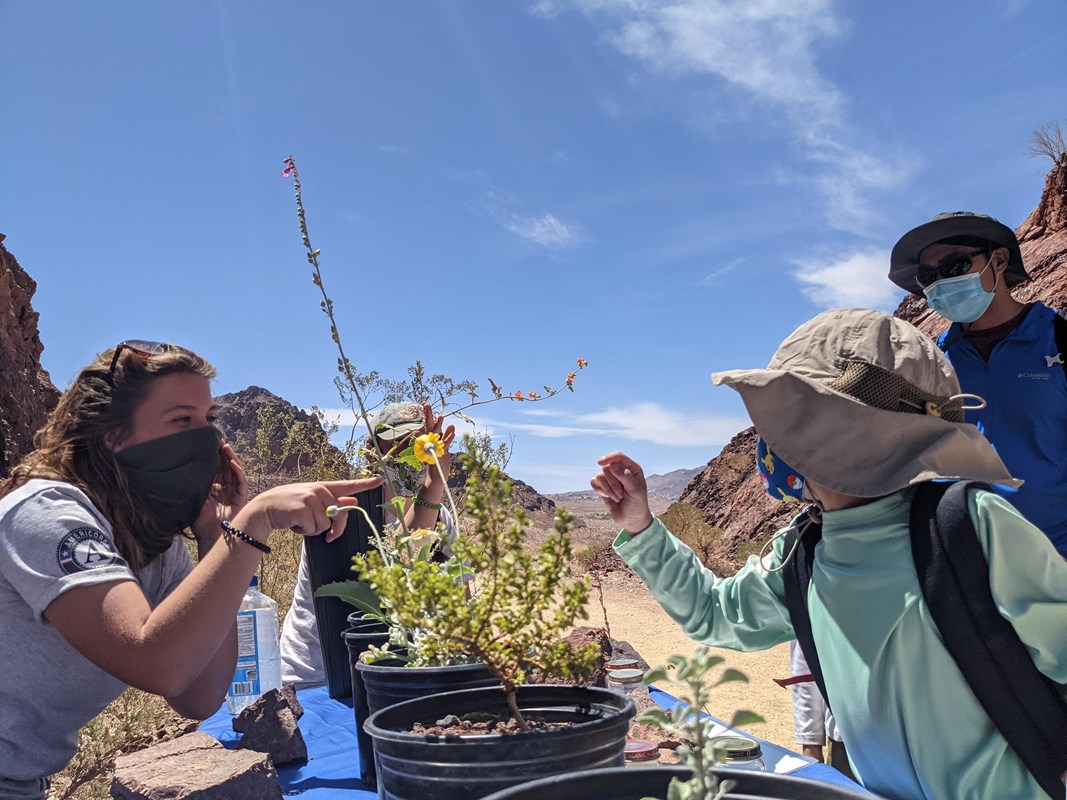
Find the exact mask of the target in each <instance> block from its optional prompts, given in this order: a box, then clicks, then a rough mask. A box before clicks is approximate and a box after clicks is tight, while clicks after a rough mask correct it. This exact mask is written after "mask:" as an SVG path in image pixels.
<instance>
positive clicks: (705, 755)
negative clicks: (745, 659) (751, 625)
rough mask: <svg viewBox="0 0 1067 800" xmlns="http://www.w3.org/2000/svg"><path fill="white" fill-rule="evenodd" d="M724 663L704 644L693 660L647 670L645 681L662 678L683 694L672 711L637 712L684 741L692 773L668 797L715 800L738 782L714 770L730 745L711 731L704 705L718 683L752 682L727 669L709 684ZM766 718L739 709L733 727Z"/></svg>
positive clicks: (683, 756) (683, 754)
mask: <svg viewBox="0 0 1067 800" xmlns="http://www.w3.org/2000/svg"><path fill="white" fill-rule="evenodd" d="M722 663H723V659H722V658H720V657H719V656H716V655H712V653H711V650H710V649H709V648H707V647H701V648H699V649H698V650H697V651H696V652H695V653H694V654H693V655H692V657H690V658H686V657H685V656H680V655H676V656H671V657H670V658H668V659H667V666H666V667H658V668H656V669H651V670H649V671H648V672H647V673H646V674H645V683H656V682H661V681H663V682H667V683H670V684H672V685H673V686H674V687H676V688H675V689H674V690H673V691H672V693H673V694H675V695H676V696H677V697H678V705H676V706H675V707H674V708H673V709H672V710H671V711H666V710H665V709H662V708H653V709H649V710H647V711H645V712H643V713H642V714H641V715H640V716H638V718H637V722H638V723H639V724H642V725H653V726H655V727H657V728H661V729H662V730H664V731H666V732H667V733H669V734H671V736H672V737H673V738H677V739H678V740H679V741H682V742H684V744H682V745H680V746H679V747H678V749H677V751H676V753H677V755H678V760H679V761H680V762H681V763H682V764H684V765H685V766H687V767H689V768H690V769H691V770H692V771H693V777H691V778H690V779H689V780H686V781H682V780H679V779H678V778H674V779H673V780H671V783H670V786H669V787H668V788H667V800H716V798H720V797H723V796H724V795H725V794H726V793H727V792H729V791H730V790H731V789H732V788H733V786H734V782H733V781H729V780H725V781H720V780H719V779H718V777H716V775H715V773H714V771H713V768H714V766H715V765H716V764H721V763H723V762H724V761H725V758H724V753H725V752H726V746H725V745H724V744H723V743H722V742H719V741H716V738H715V737H714V736H713V735H712V732H713V730H714V728H715V723H714V721H713V720H712V719H711V718H710V717H708V716H707V715H706V714H705V707H706V706H707V703H708V701H709V700H710V698H711V690H712V689H713V688H714V687H715V686H721V685H722V684H724V683H733V682H736V681H741V682H743V683H748V676H746V675H745V674H744V673H743V672H739V671H738V670H736V669H729V668H728V669H724V670H723V672H722V674H721V675H720V676H719V679H718V680H717V681H715V683H714V684H712V685H711V686H709V685H708V684H707V682H706V681H705V676H706V675H707V673H708V671H709V670H711V669H714V668H715V667H717V666H719V665H720V664H722ZM763 721H764V720H763V717H761V716H759V715H758V714H754V713H752V712H751V711H736V712H734V715H733V718H732V719H731V720H730V724H729V727H730V728H740V727H745V726H747V725H751V724H753V723H756V722H763ZM645 800H652V798H645Z"/></svg>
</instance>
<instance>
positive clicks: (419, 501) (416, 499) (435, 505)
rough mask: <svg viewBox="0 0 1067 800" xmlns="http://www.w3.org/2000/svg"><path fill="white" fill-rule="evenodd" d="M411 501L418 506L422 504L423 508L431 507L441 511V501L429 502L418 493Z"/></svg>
mask: <svg viewBox="0 0 1067 800" xmlns="http://www.w3.org/2000/svg"><path fill="white" fill-rule="evenodd" d="M411 502H412V503H414V504H415V505H417V506H422V507H423V508H429V509H432V510H434V511H440V510H441V504H440V503H427V502H426V501H425V500H423V499H422V498H421V497H419V496H418V495H414V496H413V497H412V498H411Z"/></svg>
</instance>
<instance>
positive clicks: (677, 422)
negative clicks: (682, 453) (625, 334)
mask: <svg viewBox="0 0 1067 800" xmlns="http://www.w3.org/2000/svg"><path fill="white" fill-rule="evenodd" d="M561 416H562V415H561ZM488 424H489V426H490V427H491V428H492V429H494V430H507V429H510V430H514V431H523V432H525V433H528V434H530V435H531V436H537V437H540V438H547V439H562V438H564V437H573V436H601V437H603V436H610V437H611V438H613V439H622V440H626V441H634V442H650V443H652V444H657V445H661V446H663V447H697V446H699V447H712V446H718V445H722V444H725V443H726V442H728V441H729V440H730V439H731V438H732V437H733V436H734V434H736V433H738V432H739V431H742V430H744V429H745V428H747V427H748V426H749V425H751V424H752V423H751V422H749V420H748V419H747V418H745V417H733V416H715V415H699V414H683V413H681V412H679V411H675V410H673V409H669V408H666V407H664V406H662V405H660V404H658V403H636V404H634V405H630V406H609V407H608V408H605V409H602V410H601V411H595V412H593V413H589V414H577V415H574V416H573V417H567V418H566V420H564V421H561V422H559V423H551V422H517V423H516V422H490V423H488Z"/></svg>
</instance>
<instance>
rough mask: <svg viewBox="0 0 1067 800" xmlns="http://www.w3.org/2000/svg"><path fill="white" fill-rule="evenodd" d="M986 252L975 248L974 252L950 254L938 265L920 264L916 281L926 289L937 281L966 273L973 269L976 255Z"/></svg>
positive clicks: (920, 286)
mask: <svg viewBox="0 0 1067 800" xmlns="http://www.w3.org/2000/svg"><path fill="white" fill-rule="evenodd" d="M985 253H986V251H985V249H982V250H975V251H974V252H973V253H960V254H959V255H955V256H949V257H948V258H947V259H945V260H944V261H942V262H941V263H940V264H938V265H937V266H936V267H927V266H920V267H919V270H918V271H917V272H916V273H915V282H916V283H918V284H919V288H921V289H925V288H926V287H927V286H930V285H931V284H933V283H936V282H937V281H940V280H944V279H946V278H958V277H959V276H960V275H966V274H967V273H968V272H970V271H971V267H972V266H973V262H974V259H975V257H976V256H982V255H985Z"/></svg>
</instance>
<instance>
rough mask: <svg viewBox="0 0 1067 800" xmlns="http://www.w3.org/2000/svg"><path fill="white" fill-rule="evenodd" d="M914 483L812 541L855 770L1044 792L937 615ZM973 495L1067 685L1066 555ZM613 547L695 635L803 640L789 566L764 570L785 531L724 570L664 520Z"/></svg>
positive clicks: (1003, 795)
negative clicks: (955, 655)
mask: <svg viewBox="0 0 1067 800" xmlns="http://www.w3.org/2000/svg"><path fill="white" fill-rule="evenodd" d="M913 494H914V490H913V489H905V490H903V491H900V492H896V493H894V494H891V495H889V496H887V497H883V498H881V499H878V500H875V501H873V502H871V503H868V504H866V505H863V506H858V507H855V508H847V509H842V510H839V511H831V512H827V513H825V514H824V515H823V538H822V542H821V543H820V544H819V545H818V546H817V548H816V551H815V560H814V565H813V574H812V580H811V584H810V586H809V588H808V608H809V611H810V614H811V626H812V631H813V634H814V637H815V643H816V646H817V647H818V651H819V661H820V663H821V665H822V671H823V676H824V678H825V680H826V686H827V693H828V695H829V698H828V699H829V701H830V705H831V707H832V708H833V710H834V716H835V718H836V719H837V723H838V726H839V728H840V730H841V734H842V736H843V737H844V740H845V742H846V744H847V745H848V751H849V757H850V759H851V761H852V765H853V769H854V771H855V773H856V775H857V777H858V778H859V779H860V781H861V782H862V783H863V785H864V786H866V787H867V788H868V789H870V790H871V791H872V792H875V793H877V794H880V795H883V796H884V797H886V798H893V799H894V800H898V799H899V800H991V798H997V799H998V800H1007V799H1008V798H1012V799H1014V798H1045V797H1046V795H1045V793H1044V792H1043V791H1041V789H1040V787H1039V786H1038V785H1037V782H1036V781H1035V780H1034V779H1033V778H1032V777H1031V776H1030V773H1029V772H1027V770H1026V768H1025V767H1024V766H1023V764H1022V762H1021V761H1019V759H1018V757H1017V756H1016V755H1015V753H1014V751H1013V750H1012V749H1011V748H1010V747H1009V745H1008V743H1007V742H1006V741H1005V740H1004V738H1003V737H1002V736H1001V735H1000V733H999V732H998V731H997V730H996V728H995V727H994V726H993V723H992V722H990V720H989V718H988V716H986V714H985V712H984V711H983V710H982V707H981V706H980V705H979V703H978V700H977V699H976V698H975V696H974V694H973V693H972V692H971V690H970V688H969V687H968V685H967V683H966V682H965V680H964V678H963V676H962V675H961V674H960V671H959V669H958V668H957V667H956V664H955V662H954V661H953V660H952V657H951V656H950V655H949V653H948V651H947V650H946V649H945V647H944V645H943V644H942V641H941V637H940V634H939V633H938V631H937V628H936V627H935V625H934V622H933V620H932V619H931V617H930V612H929V609H928V608H927V606H926V603H925V601H924V600H923V598H922V591H921V589H920V588H919V583H918V578H917V577H916V574H915V566H914V562H913V560H912V555H911V544H910V538H909V530H908V514H909V510H910V508H911V499H912V495H913ZM968 501H969V506H970V513H971V519H972V520H973V521H974V523H975V529H976V530H977V533H978V538H979V540H980V542H981V545H982V549H983V550H984V551H985V554H986V558H987V560H988V561H989V565H990V567H989V583H990V587H991V588H992V592H993V598H994V600H995V601H996V603H997V607H998V608H999V609H1000V612H1001V614H1003V615H1004V617H1005V618H1006V619H1007V620H1008V621H1009V622H1011V623H1012V625H1013V627H1014V628H1015V631H1016V632H1017V633H1018V634H1019V638H1020V639H1021V640H1022V641H1023V643H1024V644H1025V645H1026V646H1027V648H1028V650H1029V651H1030V654H1031V656H1032V657H1033V659H1034V663H1035V664H1036V665H1037V667H1038V669H1040V670H1041V671H1042V672H1043V673H1044V674H1045V675H1047V676H1048V677H1049V678H1051V679H1052V680H1054V681H1056V682H1057V683H1059V684H1061V685H1062V684H1065V683H1067V562H1065V561H1064V560H1063V559H1062V558H1061V557H1060V556H1059V555H1058V554H1057V553H1056V551H1055V549H1054V548H1053V547H1052V545H1051V544H1050V543H1049V541H1048V539H1047V538H1046V537H1045V536H1044V534H1042V533H1041V531H1039V530H1038V529H1037V528H1035V527H1034V526H1033V525H1031V524H1030V523H1029V522H1027V521H1026V520H1025V519H1024V518H1023V517H1022V516H1021V515H1020V514H1019V513H1018V512H1017V511H1016V510H1015V509H1014V508H1012V506H1011V505H1010V504H1009V503H1008V502H1007V501H1005V500H1004V499H1002V498H1000V497H998V496H997V495H995V494H993V493H991V492H985V491H972V492H970V493H969V496H968ZM614 546H615V549H616V551H617V552H618V553H619V555H620V556H621V557H622V558H623V559H624V560H625V561H626V563H628V564H629V565H630V566H631V567H632V568H633V570H634V571H635V572H636V573H637V574H638V575H639V576H640V577H641V579H642V580H643V581H644V582H645V583H646V584H647V585H648V587H649V589H651V591H652V594H653V595H654V596H655V598H656V600H657V601H658V602H659V604H660V605H661V606H663V608H664V610H665V611H666V612H667V613H668V614H669V615H670V616H671V617H672V618H673V619H674V620H675V621H676V622H677V623H678V624H679V625H680V626H681V627H682V629H683V630H684V631H685V633H686V634H687V635H688V636H690V637H691V638H693V639H696V640H697V641H700V642H703V643H706V644H710V645H714V646H717V647H726V648H730V649H734V650H743V651H748V650H763V649H766V648H769V647H773V646H774V645H777V644H780V643H781V642H786V641H789V640H791V639H793V638H795V637H794V634H793V626H792V624H791V622H790V620H789V613H788V611H787V609H786V604H785V590H784V587H783V581H782V577H781V574H780V573H768V572H767V571H766V570H765V569H764V566H765V567H767V568H771V569H773V568H774V567H776V566H778V565H780V564H781V563H782V559H783V553H782V551H783V539H782V538H779V539H777V540H776V541H775V544H774V548H773V550H772V552H771V553H770V554H769V555H768V556H766V557H765V558H764V561H763V563H762V564H761V562H760V560H759V559H758V558H757V557H756V556H752V557H750V558H749V559H748V561H747V563H746V564H745V565H744V566H743V567H742V568H741V570H740V571H739V572H738V573H737V574H736V575H734V576H732V577H729V578H720V577H718V576H716V575H714V574H713V573H712V572H711V571H710V570H708V569H707V568H705V567H704V566H702V565H701V563H700V561H699V560H698V559H697V557H696V556H695V555H694V554H693V552H692V551H691V550H689V548H687V547H686V546H685V545H683V544H682V543H681V542H679V541H678V540H677V539H675V538H674V537H673V536H672V535H671V534H670V532H669V531H668V530H667V529H666V528H665V527H664V526H663V524H662V523H661V522H660V521H659V520H653V523H652V525H650V526H649V527H648V529H646V530H645V531H643V532H641V533H640V534H639V535H637V536H634V537H631V536H629V535H627V534H626V533H620V534H619V536H618V538H617V539H616V540H615V545H614ZM755 710H756V711H758V710H759V709H755ZM1065 746H1067V743H1065ZM1057 800H1058V799H1057Z"/></svg>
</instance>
